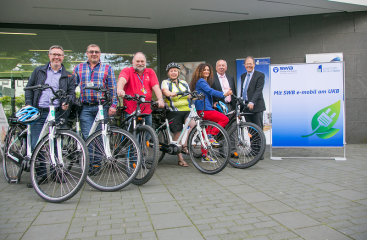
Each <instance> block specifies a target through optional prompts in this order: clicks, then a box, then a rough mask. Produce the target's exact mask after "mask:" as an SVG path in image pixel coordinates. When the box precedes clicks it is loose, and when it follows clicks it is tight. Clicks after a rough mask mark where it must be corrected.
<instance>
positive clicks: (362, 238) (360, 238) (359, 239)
mask: <svg viewBox="0 0 367 240" xmlns="http://www.w3.org/2000/svg"><path fill="white" fill-rule="evenodd" d="M350 237H352V238H353V239H355V240H366V239H367V232H364V233H357V234H353V235H350Z"/></svg>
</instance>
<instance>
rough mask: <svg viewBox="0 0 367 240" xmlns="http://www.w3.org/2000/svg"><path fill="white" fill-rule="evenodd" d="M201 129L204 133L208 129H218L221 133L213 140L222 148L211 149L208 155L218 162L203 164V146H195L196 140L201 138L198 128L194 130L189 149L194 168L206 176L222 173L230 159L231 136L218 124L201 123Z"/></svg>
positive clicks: (190, 136)
mask: <svg viewBox="0 0 367 240" xmlns="http://www.w3.org/2000/svg"><path fill="white" fill-rule="evenodd" d="M200 127H201V128H202V129H203V131H207V130H208V127H211V128H210V129H212V128H216V129H217V130H218V131H219V132H218V134H217V135H214V136H213V138H214V139H215V140H216V141H217V142H218V143H220V147H218V148H215V147H210V148H209V150H208V155H209V156H211V157H212V158H213V159H214V160H216V161H217V162H215V163H212V162H201V155H202V154H201V145H193V144H192V143H193V141H195V139H194V137H195V138H199V134H198V130H197V128H196V127H195V128H193V129H192V130H191V132H190V135H189V140H188V143H189V144H188V147H189V155H190V157H191V160H192V163H193V164H194V166H195V167H196V168H197V169H198V170H199V171H201V172H203V173H206V174H216V173H219V172H221V171H222V170H223V169H224V168H225V167H226V166H227V164H228V162H229V157H230V151H229V149H230V145H229V136H228V133H227V132H226V130H224V128H223V127H221V126H220V125H219V124H218V123H215V122H210V121H202V122H201V123H200Z"/></svg>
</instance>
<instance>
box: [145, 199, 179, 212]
mask: <svg viewBox="0 0 367 240" xmlns="http://www.w3.org/2000/svg"><path fill="white" fill-rule="evenodd" d="M146 206H147V208H148V212H149V214H162V213H172V212H182V209H181V208H180V206H179V205H178V203H177V202H176V201H171V202H158V203H147V204H146Z"/></svg>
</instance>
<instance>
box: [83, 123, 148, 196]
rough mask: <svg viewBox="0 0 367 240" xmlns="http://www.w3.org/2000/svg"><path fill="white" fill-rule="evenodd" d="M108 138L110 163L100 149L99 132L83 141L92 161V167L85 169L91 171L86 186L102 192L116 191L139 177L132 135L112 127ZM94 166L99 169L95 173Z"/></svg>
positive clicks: (139, 156) (137, 149) (139, 153)
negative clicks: (131, 163) (133, 164)
mask: <svg viewBox="0 0 367 240" xmlns="http://www.w3.org/2000/svg"><path fill="white" fill-rule="evenodd" d="M108 134H109V143H110V151H111V154H112V158H110V159H108V158H107V156H106V152H105V150H104V148H103V141H102V130H99V131H96V132H94V133H93V134H92V135H91V136H90V137H88V139H87V140H86V146H87V148H88V151H89V155H90V159H91V160H90V164H91V166H88V167H90V168H91V169H90V170H89V174H88V177H87V183H88V184H89V185H90V186H92V187H93V188H95V189H97V190H99V191H103V192H112V191H117V190H120V189H123V188H124V187H126V186H128V185H129V184H130V183H131V182H132V181H133V180H134V178H135V177H136V175H137V174H138V172H139V169H140V166H141V150H140V148H139V144H138V142H137V140H136V139H135V138H134V136H133V135H132V134H131V133H129V132H127V131H125V130H122V129H119V128H115V127H111V129H110V131H109V133H108ZM134 158H136V163H135V166H131V167H130V164H129V163H130V161H131V159H134ZM99 159H100V160H99ZM134 162H135V159H134ZM93 165H95V166H98V167H99V168H97V169H95V168H93ZM92 169H93V170H92ZM97 171H98V172H97Z"/></svg>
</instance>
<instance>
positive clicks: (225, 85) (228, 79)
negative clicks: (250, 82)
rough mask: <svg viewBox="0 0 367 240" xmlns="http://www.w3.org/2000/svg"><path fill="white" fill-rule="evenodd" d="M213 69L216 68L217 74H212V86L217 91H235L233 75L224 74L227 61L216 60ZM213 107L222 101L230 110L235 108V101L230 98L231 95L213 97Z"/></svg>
mask: <svg viewBox="0 0 367 240" xmlns="http://www.w3.org/2000/svg"><path fill="white" fill-rule="evenodd" d="M215 69H216V70H217V74H214V80H213V85H212V88H213V89H214V90H217V91H221V92H227V91H228V90H229V89H232V92H234V93H235V92H236V85H235V81H234V77H232V76H230V75H226V71H227V62H226V61H224V60H222V59H221V60H218V61H217V64H216V65H215ZM213 101H214V107H216V105H217V103H218V102H219V101H222V102H223V103H225V104H226V106H227V107H228V111H232V110H234V109H235V108H236V102H235V101H234V100H232V97H231V96H227V97H226V98H218V97H213Z"/></svg>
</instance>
